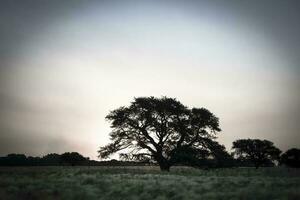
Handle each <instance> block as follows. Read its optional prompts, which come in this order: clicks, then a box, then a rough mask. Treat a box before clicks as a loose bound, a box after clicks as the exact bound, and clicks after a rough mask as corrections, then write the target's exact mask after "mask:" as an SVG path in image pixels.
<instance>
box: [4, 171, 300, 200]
mask: <svg viewBox="0 0 300 200" xmlns="http://www.w3.org/2000/svg"><path fill="white" fill-rule="evenodd" d="M0 199H145V200H148V199H149V200H150V199H151V200H152V199H157V200H158V199H175V200H176V199H178V200H179V199H208V200H209V199H245V200H246V199H249V200H250V199H251V200H252V199H295V200H298V199H300V170H299V169H292V168H285V167H272V168H259V169H255V168H223V169H210V170H200V169H195V168H188V167H172V168H171V170H170V172H161V171H160V169H159V167H158V166H140V167H138V166H136V167H128V166H127V167H83V166H80V167H71V166H63V167H1V168H0Z"/></svg>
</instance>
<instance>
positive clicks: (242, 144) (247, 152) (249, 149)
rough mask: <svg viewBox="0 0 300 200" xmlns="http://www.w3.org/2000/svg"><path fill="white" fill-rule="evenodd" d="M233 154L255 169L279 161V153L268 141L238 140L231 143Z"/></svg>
mask: <svg viewBox="0 0 300 200" xmlns="http://www.w3.org/2000/svg"><path fill="white" fill-rule="evenodd" d="M232 148H233V149H234V150H235V151H234V154H235V155H236V156H237V158H238V159H240V160H246V161H247V160H248V161H251V162H252V163H253V164H254V166H255V167H256V168H258V167H260V166H262V165H264V164H269V163H270V162H272V161H275V160H279V156H280V153H281V151H280V150H279V149H278V148H277V147H275V146H274V144H273V143H272V142H270V141H268V140H259V139H240V140H236V141H234V142H233V146H232Z"/></svg>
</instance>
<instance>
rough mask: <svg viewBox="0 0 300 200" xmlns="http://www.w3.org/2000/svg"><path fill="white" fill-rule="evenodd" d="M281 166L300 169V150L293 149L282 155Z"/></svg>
mask: <svg viewBox="0 0 300 200" xmlns="http://www.w3.org/2000/svg"><path fill="white" fill-rule="evenodd" d="M280 164H285V165H287V166H289V167H297V168H299V167H300V149H296V148H292V149H289V150H287V151H286V152H285V153H284V154H282V155H281V158H280Z"/></svg>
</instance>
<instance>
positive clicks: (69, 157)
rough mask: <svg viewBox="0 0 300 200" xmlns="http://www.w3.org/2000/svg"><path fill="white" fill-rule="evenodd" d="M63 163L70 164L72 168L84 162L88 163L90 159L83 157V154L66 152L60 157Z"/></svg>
mask: <svg viewBox="0 0 300 200" xmlns="http://www.w3.org/2000/svg"><path fill="white" fill-rule="evenodd" d="M60 158H61V160H62V162H64V163H67V164H70V165H72V166H75V165H79V164H81V163H82V162H84V161H87V160H88V158H85V157H83V156H82V155H81V154H79V153H77V152H71V153H70V152H66V153H63V154H61V156H60Z"/></svg>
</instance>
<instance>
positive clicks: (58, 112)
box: [0, 0, 300, 159]
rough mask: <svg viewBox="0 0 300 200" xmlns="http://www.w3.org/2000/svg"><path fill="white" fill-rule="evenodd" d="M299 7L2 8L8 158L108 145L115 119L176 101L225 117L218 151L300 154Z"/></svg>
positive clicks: (1, 124) (0, 81) (33, 4)
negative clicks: (242, 143)
mask: <svg viewBox="0 0 300 200" xmlns="http://www.w3.org/2000/svg"><path fill="white" fill-rule="evenodd" d="M299 10H300V3H299V1H297V0H295V1H291V0H285V1H282V0H278V1H276V0H272V1H264V0H257V1H253V0H252V1H242V0H241V1H233V0H232V1H229V0H228V1H212V0H209V1H208V0H207V1H200V0H199V1H187V0H184V1H141V0H137V1H83V0H82V1H26V0H25V1H24V0H20V1H13V0H10V1H5V0H4V1H1V2H0V155H5V154H8V153H12V152H16V153H25V154H27V155H43V154H46V153H50V152H58V153H62V152H65V151H77V152H80V153H82V154H83V155H85V156H89V157H91V158H93V159H96V158H97V150H98V147H99V146H101V145H105V144H107V143H108V142H109V137H108V134H109V132H110V128H109V126H110V124H109V123H108V122H107V121H105V116H106V115H107V114H108V113H109V111H110V110H113V109H115V108H118V107H119V106H122V105H129V103H130V102H131V101H132V100H133V98H134V97H139V96H157V97H160V96H163V95H164V96H168V97H175V98H177V99H178V100H179V101H181V102H182V103H183V104H185V105H187V106H189V107H205V108H208V109H209V110H210V111H212V112H213V113H214V114H215V115H216V116H218V117H219V118H220V125H221V129H222V132H221V133H220V134H219V138H218V141H219V142H220V143H222V144H224V145H225V146H226V147H227V149H228V150H230V148H231V144H232V142H233V141H234V140H235V139H238V138H260V139H268V140H271V141H273V142H274V143H275V145H277V146H278V147H279V148H281V149H282V150H287V149H288V148H290V147H298V148H300V132H299V130H300V78H299V76H300V66H299V65H300V39H299V35H300V12H299Z"/></svg>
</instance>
